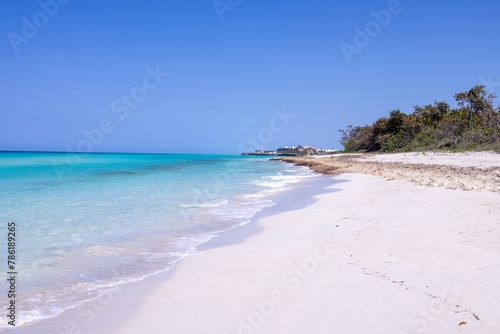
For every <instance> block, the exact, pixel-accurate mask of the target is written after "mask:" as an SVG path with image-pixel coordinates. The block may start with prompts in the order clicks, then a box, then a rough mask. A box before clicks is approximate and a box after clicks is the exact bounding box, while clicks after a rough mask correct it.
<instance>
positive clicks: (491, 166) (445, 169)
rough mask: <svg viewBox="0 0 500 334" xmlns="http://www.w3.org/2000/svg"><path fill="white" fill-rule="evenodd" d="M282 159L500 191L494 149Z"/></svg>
mask: <svg viewBox="0 0 500 334" xmlns="http://www.w3.org/2000/svg"><path fill="white" fill-rule="evenodd" d="M278 160H283V161H287V162H292V163H295V164H297V165H304V166H309V167H311V168H312V169H314V170H315V171H317V172H319V173H325V174H340V173H364V174H371V175H379V176H383V177H384V178H386V179H387V180H407V181H411V182H413V183H416V184H420V185H424V186H432V187H444V188H448V189H459V190H468V191H495V192H500V154H497V153H493V152H470V153H398V154H380V155H374V154H339V155H334V156H328V157H323V158H319V159H318V158H315V157H304V158H296V157H287V158H279V159H278Z"/></svg>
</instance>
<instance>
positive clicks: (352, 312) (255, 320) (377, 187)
mask: <svg viewBox="0 0 500 334" xmlns="http://www.w3.org/2000/svg"><path fill="white" fill-rule="evenodd" d="M325 178H331V179H332V180H328V183H329V184H330V186H329V187H328V188H327V189H325V188H324V187H318V188H317V189H316V192H317V193H320V194H318V195H316V196H315V201H314V202H311V201H308V202H307V203H304V202H303V201H304V199H300V198H295V199H291V200H290V201H288V202H286V201H285V202H283V203H282V204H281V205H284V206H285V207H287V209H288V210H286V211H285V212H278V213H275V214H272V215H269V216H265V217H261V218H260V219H259V220H258V221H257V222H254V226H253V227H251V226H250V227H246V228H253V229H255V228H257V229H260V231H259V233H251V234H250V235H249V236H248V237H247V238H246V239H244V241H243V242H239V243H234V242H229V240H230V239H231V237H229V239H228V238H227V237H224V236H223V237H222V241H220V244H219V245H218V246H219V247H215V248H210V249H206V250H204V251H203V253H201V254H198V255H195V256H192V257H189V258H187V259H185V260H183V261H182V262H180V263H179V265H178V266H177V267H176V269H175V272H174V273H173V274H172V275H171V277H168V278H169V279H165V278H163V279H160V280H159V279H157V280H156V281H154V284H153V285H151V286H149V287H148V288H145V286H147V284H146V285H145V282H140V283H137V284H135V285H134V284H132V285H130V286H129V287H128V288H126V289H124V290H122V291H121V292H120V293H118V294H116V295H115V296H113V298H108V299H109V301H108V299H106V300H107V301H106V302H105V303H104V302H102V303H101V304H100V306H101V307H100V308H99V309H98V308H94V310H96V312H94V314H93V316H92V317H88V314H86V315H85V316H84V315H83V314H81V313H78V312H76V313H73V314H68V315H66V317H61V318H59V320H54V321H53V322H52V324H50V322H46V323H45V325H44V323H43V322H42V323H40V324H39V325H36V326H32V327H31V328H30V327H27V328H26V329H27V330H26V331H23V333H36V332H37V333H73V332H72V331H65V328H66V329H68V328H69V329H74V330H75V331H74V333H93V334H97V333H121V334H125V333H130V334H132V333H134V334H136V333H272V334H276V333H304V334H306V333H363V334H364V333H397V334H404V333H408V334H410V333H491V334H493V333H498V332H499V331H500V311H499V310H500V297H499V296H500V286H499V285H498V282H499V280H500V257H499V254H500V242H499V241H500V240H499V239H500V237H499V236H500V225H499V224H498V221H500V195H499V194H498V193H492V192H464V191H454V190H447V189H442V188H429V187H422V186H415V185H413V184H411V183H409V182H404V181H392V182H387V181H385V180H384V179H383V178H381V177H377V176H371V175H361V174H341V175H338V176H336V177H335V178H334V180H335V181H334V180H333V177H326V176H325ZM333 181H334V182H333ZM304 206H305V207H304ZM294 208H296V209H294ZM254 232H255V231H254ZM234 233H236V232H234ZM240 237H241V236H240ZM224 238H226V240H224ZM240 241H241V240H240ZM68 324H70V325H68ZM44 326H45V327H44ZM65 326H66V327H65ZM68 326H70V327H68ZM71 326H73V327H71ZM49 329H50V331H48V330H49ZM77 329H78V331H76V330H77ZM37 330H38V331H37Z"/></svg>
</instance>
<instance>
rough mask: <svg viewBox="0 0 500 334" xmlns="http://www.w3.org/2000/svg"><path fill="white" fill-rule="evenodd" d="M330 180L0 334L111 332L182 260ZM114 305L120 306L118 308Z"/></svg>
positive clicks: (249, 228) (252, 229)
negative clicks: (149, 269)
mask: <svg viewBox="0 0 500 334" xmlns="http://www.w3.org/2000/svg"><path fill="white" fill-rule="evenodd" d="M332 183H333V181H332V178H331V177H330V176H322V175H316V177H313V178H310V179H306V180H302V181H301V182H299V183H296V184H291V185H290V187H291V189H289V190H286V191H284V192H278V193H273V194H271V195H268V198H269V199H271V200H273V201H274V202H275V203H276V204H275V205H273V206H269V207H266V208H264V209H263V210H262V211H260V212H258V213H257V214H256V215H255V216H254V217H252V218H251V219H250V221H249V222H248V223H246V224H244V225H238V226H235V227H233V228H231V229H229V230H226V231H223V232H220V233H218V235H217V236H215V237H213V238H212V239H210V240H209V241H207V242H205V243H203V244H201V245H199V246H197V248H196V253H194V254H192V255H188V256H185V257H183V258H181V259H180V260H178V261H177V262H176V263H174V264H173V265H172V267H171V268H169V269H168V270H166V271H162V272H159V273H155V274H152V275H150V276H147V277H145V278H143V279H141V280H139V281H135V282H126V283H125V284H123V285H121V286H119V287H117V289H116V290H114V291H110V292H108V293H105V294H104V295H102V296H101V297H100V298H97V299H92V300H89V301H87V302H83V303H82V304H80V305H79V306H77V307H75V308H71V309H67V310H65V311H63V312H62V313H61V314H59V315H57V316H54V317H50V318H45V319H40V320H35V321H33V322H32V323H29V324H26V325H23V326H22V327H19V329H13V330H11V329H8V328H2V329H0V333H17V332H18V331H20V332H21V333H26V334H31V333H32V334H39V333H54V334H55V333H57V334H59V333H113V330H114V329H115V327H116V326H117V324H120V323H123V322H125V321H126V320H127V319H129V318H131V317H133V316H134V314H135V313H136V312H137V306H138V304H137V300H141V299H143V298H144V296H146V295H148V294H150V293H152V291H153V289H154V288H155V287H157V286H158V285H160V284H161V283H163V282H166V281H168V280H170V279H171V278H172V277H174V276H175V272H176V268H177V266H178V265H180V264H181V263H182V262H184V261H186V260H188V259H189V258H191V257H193V256H199V255H200V254H202V253H203V252H205V251H207V250H210V249H213V248H219V247H226V246H230V245H234V244H238V243H242V242H245V240H246V239H247V238H249V237H251V236H253V235H256V234H258V233H261V232H262V227H261V226H260V225H259V224H258V223H257V222H258V220H259V219H260V218H262V217H266V216H268V215H274V214H277V213H280V212H283V211H286V210H290V209H300V208H302V207H305V206H307V205H309V204H311V203H313V202H314V201H315V198H314V196H315V195H317V194H319V193H322V192H325V191H329V190H325V189H326V188H327V187H328V186H330V185H331V184H332ZM117 305H119V308H118V309H117V308H116V307H117ZM110 319H113V321H110Z"/></svg>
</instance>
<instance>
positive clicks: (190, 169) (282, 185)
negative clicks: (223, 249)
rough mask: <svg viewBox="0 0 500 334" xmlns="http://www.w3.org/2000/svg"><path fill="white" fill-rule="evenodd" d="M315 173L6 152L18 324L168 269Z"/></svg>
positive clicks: (182, 160)
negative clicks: (14, 242)
mask: <svg viewBox="0 0 500 334" xmlns="http://www.w3.org/2000/svg"><path fill="white" fill-rule="evenodd" d="M314 176H315V175H314V174H312V173H311V172H310V171H309V170H308V169H306V168H303V167H295V166H291V165H288V164H283V163H279V162H272V161H269V160H268V159H264V158H257V157H241V156H236V155H227V156H225V155H177V154H175V155H172V154H86V155H81V154H69V153H6V152H4V153H0V190H1V191H0V222H1V224H2V226H4V234H5V236H6V235H7V223H8V222H15V223H16V226H17V258H16V267H17V268H16V269H17V271H18V282H17V291H18V296H17V298H16V299H17V308H18V309H17V324H18V325H21V324H23V323H27V322H30V321H33V320H36V319H41V318H46V317H52V316H55V315H58V314H60V313H61V312H62V311H64V310H65V309H67V308H71V307H75V306H77V305H79V304H80V303H82V302H83V301H86V300H90V299H92V298H97V297H99V296H100V295H101V294H103V293H105V292H107V291H110V290H112V289H116V288H117V287H118V286H119V285H120V284H124V283H127V282H131V281H136V280H140V279H142V278H144V277H147V276H150V275H152V274H154V273H158V272H162V271H166V270H168V269H169V268H170V267H171V266H172V264H173V263H175V262H176V261H179V260H181V259H182V258H183V257H186V256H189V255H192V254H195V253H196V247H197V246H199V245H200V244H202V243H205V242H207V241H208V240H210V239H211V238H213V237H214V236H216V235H217V234H218V233H220V232H222V231H226V230H229V229H231V228H234V227H236V226H239V225H242V224H246V223H248V222H249V220H250V219H251V218H252V217H253V216H254V215H255V214H256V213H257V212H259V211H261V210H262V209H263V208H266V207H269V206H272V205H274V204H275V203H274V202H273V200H272V196H270V195H272V194H275V193H278V192H282V191H286V190H287V189H289V188H290V187H291V186H292V185H293V184H294V183H298V182H301V181H303V180H306V179H309V178H312V177H314ZM1 253H2V254H1V260H2V263H6V251H3V252H1ZM5 267H6V265H5ZM3 284H4V285H5V287H4V288H3V289H2V291H7V290H6V289H7V286H6V283H5V282H4V283H3ZM5 310H6V309H5V307H2V313H1V316H2V318H4V317H5V312H6V311H5ZM4 319H5V318H4ZM5 323H6V322H5V321H2V324H5Z"/></svg>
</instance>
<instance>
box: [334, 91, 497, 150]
mask: <svg viewBox="0 0 500 334" xmlns="http://www.w3.org/2000/svg"><path fill="white" fill-rule="evenodd" d="M485 88H486V87H485V86H475V87H473V88H472V89H470V90H469V91H466V92H462V93H457V94H455V95H454V98H455V101H457V102H458V103H457V107H456V108H450V105H449V104H448V103H446V102H444V101H434V103H433V104H428V105H425V106H415V107H414V111H413V113H411V114H405V113H402V112H401V111H399V110H393V111H391V112H390V113H389V117H382V118H379V119H377V120H376V121H375V122H374V123H373V124H372V125H366V126H352V125H350V126H348V127H347V129H346V130H339V131H340V132H341V133H342V137H341V139H340V143H341V144H342V145H343V146H344V150H345V151H347V152H353V151H385V152H395V151H419V150H432V149H473V150H478V149H481V150H483V149H484V150H496V151H500V108H497V109H495V108H494V106H493V99H494V98H496V96H495V95H493V94H489V93H488V92H487V91H486V90H485Z"/></svg>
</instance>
